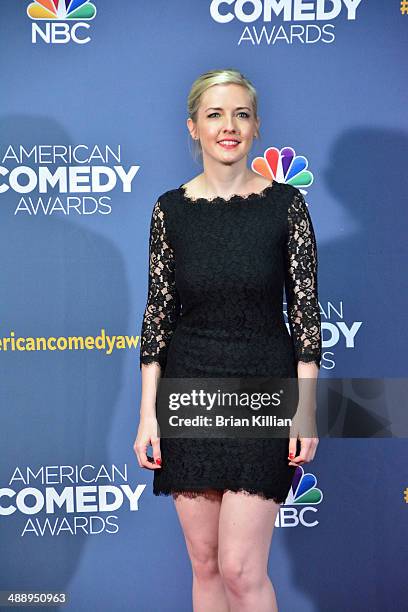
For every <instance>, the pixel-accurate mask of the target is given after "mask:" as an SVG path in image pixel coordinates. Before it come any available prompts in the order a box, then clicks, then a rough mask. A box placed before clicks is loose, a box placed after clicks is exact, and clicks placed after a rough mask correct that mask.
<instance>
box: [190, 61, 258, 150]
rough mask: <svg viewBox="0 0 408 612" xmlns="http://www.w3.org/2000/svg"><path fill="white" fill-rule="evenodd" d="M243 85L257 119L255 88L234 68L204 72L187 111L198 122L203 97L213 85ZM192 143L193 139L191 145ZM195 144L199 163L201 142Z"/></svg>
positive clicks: (192, 88) (196, 84)
mask: <svg viewBox="0 0 408 612" xmlns="http://www.w3.org/2000/svg"><path fill="white" fill-rule="evenodd" d="M231 83H232V84H234V85H242V86H243V87H246V89H247V91H248V93H249V96H250V99H251V103H252V108H253V111H254V115H255V118H256V119H257V118H258V95H257V92H256V89H255V87H254V86H253V85H252V83H251V82H250V81H249V79H247V78H246V77H245V76H244V75H243V74H242V73H241V72H239V71H238V70H235V69H234V68H223V69H219V70H210V71H208V72H204V74H202V75H201V76H199V77H198V78H197V79H196V80H195V81H194V83H193V85H192V86H191V89H190V93H189V94H188V99H187V110H188V116H189V117H190V119H192V120H193V121H194V123H196V122H197V115H198V109H199V106H200V103H201V98H202V95H203V94H204V92H205V91H207V89H209V88H210V87H213V85H226V84H231ZM190 142H191V137H190V139H189V143H190ZM192 142H193V147H194V149H193V157H194V159H195V160H196V161H197V157H199V158H201V156H202V149H201V144H200V141H199V140H192Z"/></svg>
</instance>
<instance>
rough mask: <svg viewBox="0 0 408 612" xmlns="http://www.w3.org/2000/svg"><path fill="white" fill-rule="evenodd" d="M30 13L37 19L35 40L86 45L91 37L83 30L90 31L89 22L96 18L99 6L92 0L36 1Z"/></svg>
mask: <svg viewBox="0 0 408 612" xmlns="http://www.w3.org/2000/svg"><path fill="white" fill-rule="evenodd" d="M27 15H28V16H29V17H30V19H32V20H33V23H32V27H31V42H32V43H36V42H37V40H38V38H40V39H41V40H43V41H44V42H45V43H48V44H66V43H68V42H70V41H72V42H75V43H77V44H79V45H83V44H85V43H87V42H89V41H90V40H91V39H90V37H89V36H85V37H80V30H89V28H90V25H89V23H86V22H87V21H90V20H92V19H94V17H95V15H96V8H95V5H94V4H93V3H92V2H90V1H89V0H35V1H34V2H31V3H30V4H29V5H28V7H27Z"/></svg>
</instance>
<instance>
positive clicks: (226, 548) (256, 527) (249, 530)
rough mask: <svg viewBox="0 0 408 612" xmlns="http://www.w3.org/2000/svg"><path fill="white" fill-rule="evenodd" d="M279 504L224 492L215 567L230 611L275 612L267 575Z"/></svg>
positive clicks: (273, 596) (243, 494) (256, 497)
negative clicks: (223, 587) (217, 556)
mask: <svg viewBox="0 0 408 612" xmlns="http://www.w3.org/2000/svg"><path fill="white" fill-rule="evenodd" d="M279 507H280V506H279V504H277V503H275V502H274V501H273V500H265V499H262V498H261V497H258V496H256V495H247V494H245V493H233V492H232V491H226V492H225V493H224V496H223V499H222V504H221V511H220V519H219V540H218V545H219V568H220V571H221V575H222V577H223V582H224V586H225V588H226V593H227V598H228V602H229V605H230V607H231V610H234V612H253V610H256V611H257V612H277V610H278V606H277V602H276V596H275V590H274V588H273V586H272V583H271V581H270V579H269V576H268V558H269V549H270V544H271V540H272V534H273V528H274V524H275V519H276V516H277V513H278V511H279Z"/></svg>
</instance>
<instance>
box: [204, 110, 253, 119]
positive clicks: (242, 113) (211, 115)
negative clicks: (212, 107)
mask: <svg viewBox="0 0 408 612" xmlns="http://www.w3.org/2000/svg"><path fill="white" fill-rule="evenodd" d="M219 114H220V113H211V114H210V115H208V118H210V117H214V115H219ZM238 114H239V115H245V117H249V115H248V113H246V112H245V111H241V112H240V113H238Z"/></svg>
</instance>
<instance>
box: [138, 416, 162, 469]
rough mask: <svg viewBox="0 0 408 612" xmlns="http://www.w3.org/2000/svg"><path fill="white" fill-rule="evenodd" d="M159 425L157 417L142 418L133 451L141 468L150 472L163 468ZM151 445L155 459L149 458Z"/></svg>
mask: <svg viewBox="0 0 408 612" xmlns="http://www.w3.org/2000/svg"><path fill="white" fill-rule="evenodd" d="M157 432H158V423H157V419H156V418H155V417H141V419H140V423H139V428H138V431H137V436H136V440H135V443H134V445H133V450H134V451H135V453H136V457H137V460H138V463H139V466H140V467H144V468H147V469H149V470H156V469H158V468H161V452H160V438H159V437H158V435H157ZM149 444H151V446H152V448H153V458H152V457H148V455H147V447H148V446H149Z"/></svg>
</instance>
